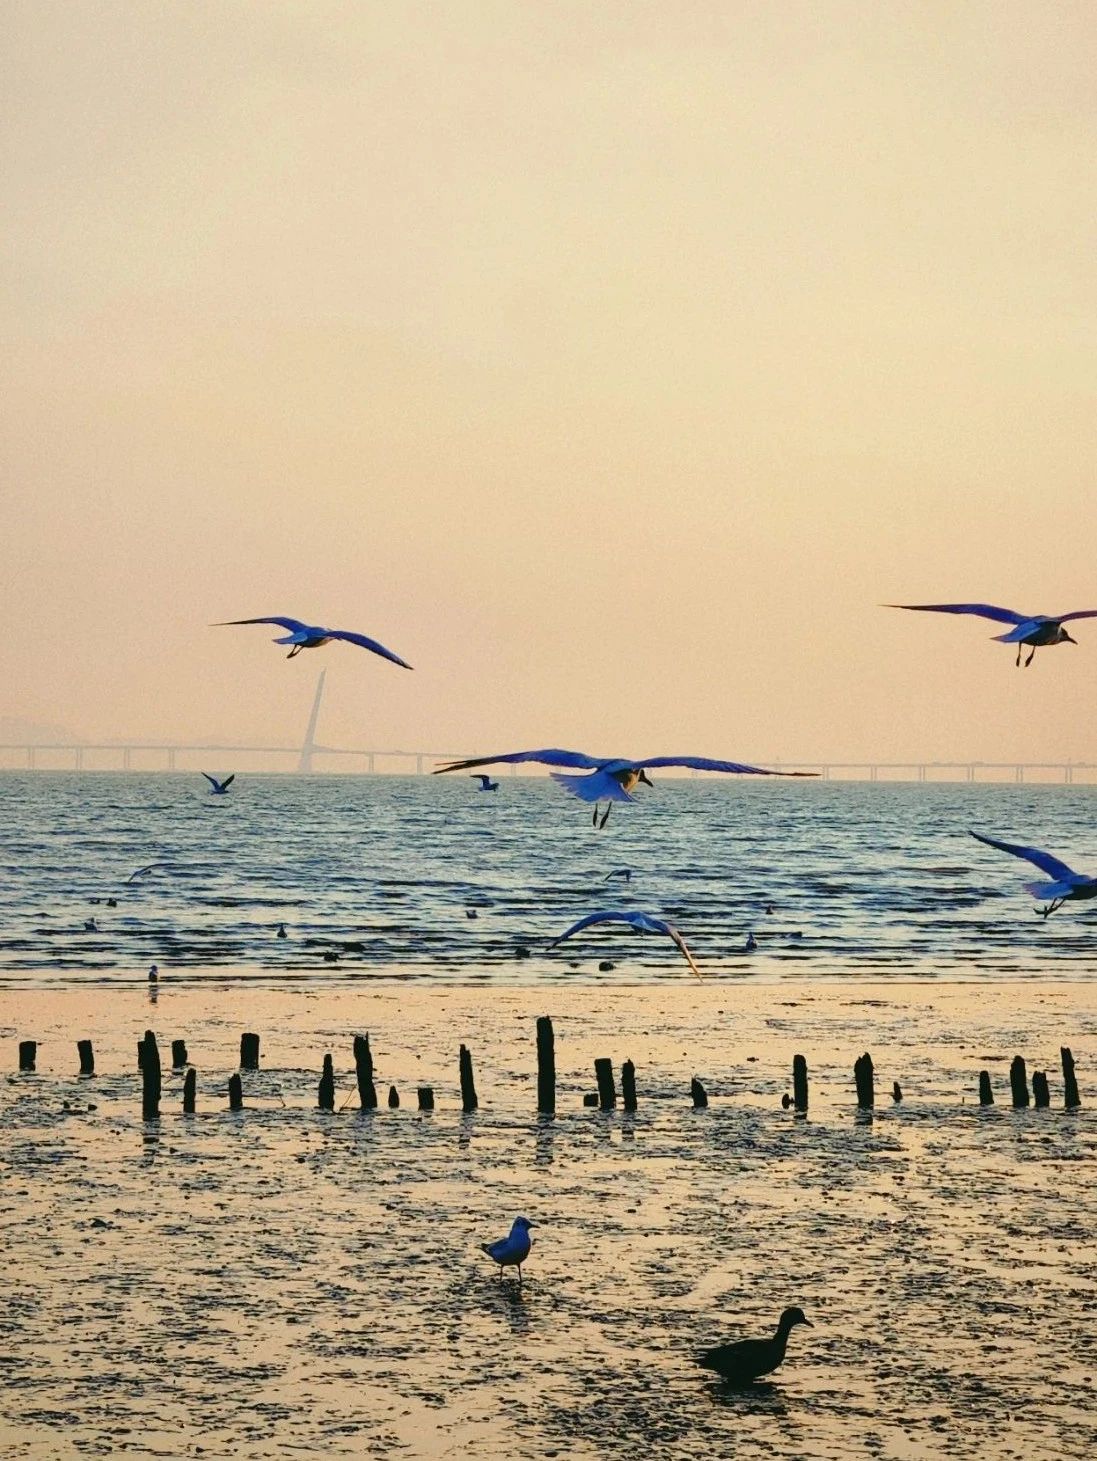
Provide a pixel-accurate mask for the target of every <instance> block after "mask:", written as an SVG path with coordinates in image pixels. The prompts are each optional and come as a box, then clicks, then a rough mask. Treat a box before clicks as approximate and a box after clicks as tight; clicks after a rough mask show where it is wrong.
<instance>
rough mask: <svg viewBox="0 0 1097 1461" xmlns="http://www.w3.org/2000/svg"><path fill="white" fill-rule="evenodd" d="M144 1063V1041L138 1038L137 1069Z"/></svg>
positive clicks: (142, 1066)
mask: <svg viewBox="0 0 1097 1461" xmlns="http://www.w3.org/2000/svg"><path fill="white" fill-rule="evenodd" d="M144 1065H145V1042H144V1039H143V1038H142V1039H140V1040H138V1042H137V1069H138V1070H143V1069H144Z"/></svg>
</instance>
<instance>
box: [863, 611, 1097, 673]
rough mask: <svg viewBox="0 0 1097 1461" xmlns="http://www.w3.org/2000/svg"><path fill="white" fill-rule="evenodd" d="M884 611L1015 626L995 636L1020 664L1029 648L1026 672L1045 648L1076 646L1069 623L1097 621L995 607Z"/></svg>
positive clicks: (1086, 614)
mask: <svg viewBox="0 0 1097 1461" xmlns="http://www.w3.org/2000/svg"><path fill="white" fill-rule="evenodd" d="M884 608H885V609H924V610H928V611H929V612H930V613H934V614H979V615H981V617H982V618H984V619H997V621H998V623H999V624H1012V625H1013V628H1012V629H1011V630H1010V631H1009V633H1008V634H993V635H991V638H992V639H996V640H998V641H999V643H1001V644H1015V645H1016V646H1017V664H1018V665H1019V664H1020V663H1021V649H1022V646H1023V645H1026V644H1029V645H1031V646H1032V648H1031V649H1030V651H1029V656H1028V659H1026V660H1025V668H1026V669H1027V668H1028V666H1029V665H1030V664H1031V663H1032V656H1033V655H1034V654H1035V653H1036V651H1037V650H1038V649H1042V648H1043V647H1044V645H1046V644H1077V643H1078V641H1077V640H1076V639H1071V637H1070V635H1069V634H1068V633H1067V632H1066V630H1065V629H1064V628H1063V625H1064V624H1065V623H1066V622H1067V620H1068V619H1093V618H1097V609H1075V611H1074V612H1073V613H1072V614H1019V613H1018V612H1017V610H1016V609H996V608H995V607H994V605H993V604H885V605H884Z"/></svg>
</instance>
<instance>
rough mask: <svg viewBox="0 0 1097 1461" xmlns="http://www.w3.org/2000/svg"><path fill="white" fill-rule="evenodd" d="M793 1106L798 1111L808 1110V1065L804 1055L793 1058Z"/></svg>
mask: <svg viewBox="0 0 1097 1461" xmlns="http://www.w3.org/2000/svg"><path fill="white" fill-rule="evenodd" d="M792 1104H793V1105H794V1106H795V1107H796V1109H797V1111H806V1110H807V1108H808V1063H807V1061H806V1060H805V1059H804V1057H803V1056H802V1055H794V1056H793V1057H792Z"/></svg>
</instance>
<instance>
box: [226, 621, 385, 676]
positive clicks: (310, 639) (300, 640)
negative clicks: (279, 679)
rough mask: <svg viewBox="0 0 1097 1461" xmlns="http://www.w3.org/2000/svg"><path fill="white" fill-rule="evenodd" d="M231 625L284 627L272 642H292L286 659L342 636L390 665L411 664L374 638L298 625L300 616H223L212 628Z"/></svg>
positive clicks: (339, 630) (316, 626)
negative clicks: (233, 617)
mask: <svg viewBox="0 0 1097 1461" xmlns="http://www.w3.org/2000/svg"><path fill="white" fill-rule="evenodd" d="M233 624H277V625H278V626H279V627H280V628H282V629H288V630H289V633H288V634H287V635H285V637H284V638H281V639H275V640H274V641H273V642H274V643H275V644H292V645H293V648H292V649H291V650H290V652H289V654H288V655H287V656H286V658H287V659H292V658H293V656H294V655H295V654H300V652H301V651H302V650H303V649H319V648H320V646H321V645H323V644H330V643H331V641H332V640H333V639H345V640H346V641H347V643H348V644H360V645H361V646H362V648H363V649H370V650H372V651H373V653H374V654H379V655H380V656H381V657H382V659H389V660H391V661H392V662H393V664H394V665H400V666H401V667H402V668H403V669H405V670H410V669H411V665H409V664H408V662H407V661H406V660H402V659H401V658H400V656H399V655H398V654H393V652H392V650H391V649H386V648H385V646H384V645H383V644H378V643H377V640H376V639H368V638H367V637H366V636H365V635H364V634H354V633H352V632H351V630H349V629H321V628H320V627H319V626H318V625H315V624H302V623H301V621H300V619H286V618H282V617H281V616H280V615H278V614H273V615H271V617H270V618H269V619H223V620H221V622H220V623H218V624H214V625H213V626H212V627H213V628H214V629H227V628H228V627H229V626H230V625H233Z"/></svg>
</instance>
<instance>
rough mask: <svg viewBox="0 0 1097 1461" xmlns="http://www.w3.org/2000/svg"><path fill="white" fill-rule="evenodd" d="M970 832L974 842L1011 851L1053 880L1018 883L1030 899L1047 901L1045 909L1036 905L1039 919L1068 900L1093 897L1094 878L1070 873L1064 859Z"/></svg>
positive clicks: (1095, 893) (1096, 880)
mask: <svg viewBox="0 0 1097 1461" xmlns="http://www.w3.org/2000/svg"><path fill="white" fill-rule="evenodd" d="M971 835H972V836H973V837H974V838H975V839H976V841H978V842H985V843H986V845H987V846H988V847H996V848H997V849H998V851H999V852H1011V853H1012V854H1013V856H1014V857H1023V858H1026V859H1027V860H1028V861H1029V862H1031V863H1034V864H1035V866H1036V867H1038V868H1039V869H1040V871H1041V872H1042V873H1047V874H1048V876H1049V877H1051V878H1053V879H1054V881H1053V882H1050V883H1024V884H1023V885H1022V886H1023V887H1024V890H1025V892H1026V893H1031V894H1032V896H1033V897H1034V898H1049V899H1050V900H1051V901H1050V902H1049V903H1048V906H1047V907H1046V908H1037V910H1036V912H1037V913H1038V914H1039V915H1040V917H1041V918H1049V917H1050V916H1051V915H1052V914H1053V913H1054V912H1055V910H1056V909H1057V908H1061V907H1062V906H1063V904H1064V903H1068V902H1070V901H1071V900H1072V899H1077V900H1081V899H1083V898H1097V878H1087V877H1086V876H1085V874H1084V873H1076V872H1074V871H1073V869H1071V868H1069V867H1067V865H1066V863H1065V862H1060V861H1059V859H1058V858H1057V857H1052V855H1051V853H1050V852H1041V851H1040V849H1039V848H1038V847H1019V846H1017V844H1016V843H1014V842H997V841H996V840H995V839H994V838H993V837H984V836H983V835H982V834H981V833H980V832H972V834H971Z"/></svg>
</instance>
